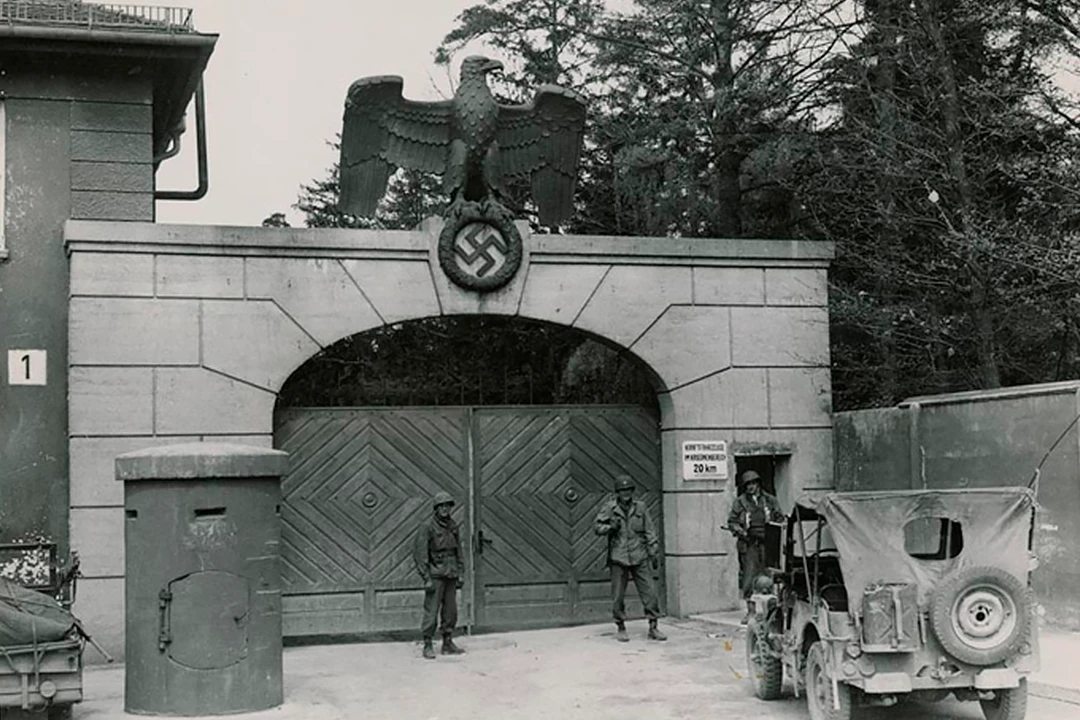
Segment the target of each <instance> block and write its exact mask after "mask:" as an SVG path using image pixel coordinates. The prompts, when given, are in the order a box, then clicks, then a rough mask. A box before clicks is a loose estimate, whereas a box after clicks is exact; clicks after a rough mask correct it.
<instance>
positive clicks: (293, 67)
mask: <svg viewBox="0 0 1080 720" xmlns="http://www.w3.org/2000/svg"><path fill="white" fill-rule="evenodd" d="M477 1H478V0H305V1H304V2H300V1H299V0H175V2H167V1H162V0H152V1H151V2H147V1H146V0H141V2H143V4H151V5H180V6H183V7H190V8H192V9H193V10H194V11H195V16H194V18H195V27H196V28H197V29H198V30H199V31H200V32H205V33H217V34H219V35H220V38H219V39H218V42H217V47H216V49H215V50H214V54H213V55H212V56H211V57H210V63H209V65H208V67H207V72H206V75H205V78H204V80H205V87H206V112H207V123H206V124H207V142H208V146H209V149H208V154H209V169H210V192H209V193H208V194H207V196H206V197H205V198H203V199H202V200H199V201H198V202H160V201H159V202H158V203H157V221H158V222H162V223H200V224H214V225H258V224H259V223H260V222H261V221H262V219H263V218H265V217H266V216H268V215H270V214H271V213H274V212H285V213H286V214H287V215H288V216H289V219H290V221H291V222H292V223H293V224H294V225H300V224H302V222H301V216H300V215H299V214H298V213H296V211H295V210H293V209H292V207H291V206H292V204H293V203H294V202H296V198H297V194H298V191H299V186H300V184H301V183H305V182H308V181H310V180H313V179H315V178H321V177H323V175H324V174H325V172H326V170H327V168H329V167H330V165H331V164H332V163H333V162H334V159H335V158H334V153H333V152H332V151H331V150H330V149H329V148H328V147H327V146H326V142H327V140H330V139H332V138H333V137H334V134H335V133H337V132H339V131H340V130H341V115H342V111H343V108H344V101H345V92H346V90H348V87H349V85H350V84H351V83H352V82H353V80H356V79H357V78H360V77H363V76H366V75H401V76H403V77H404V78H405V89H404V94H405V96H406V97H410V98H414V99H420V100H424V99H429V100H430V99H437V98H438V97H439V95H438V91H437V89H436V88H441V89H442V91H443V92H447V91H448V90H449V88H450V84H449V82H448V78H447V75H446V72H445V71H444V70H443V69H442V68H439V67H437V66H436V65H435V63H434V61H433V59H432V52H433V51H434V49H435V48H436V47H437V46H438V44H439V41H440V40H441V39H442V37H443V36H444V35H445V34H446V33H447V32H448V31H449V30H450V29H451V28H452V27H453V21H454V18H455V17H456V16H457V15H458V14H459V13H460V12H461V10H463V9H464V8H466V7H468V6H469V5H472V4H475V3H476V2H477ZM455 72H456V67H455ZM197 184H198V177H197V174H196V164H195V133H194V113H193V112H189V117H188V132H187V133H186V134H185V136H184V144H183V152H182V153H181V154H180V155H178V156H177V157H175V158H173V159H171V160H167V161H166V162H164V163H163V164H162V166H161V169H160V170H159V171H158V188H159V189H162V190H165V189H175V190H191V189H194V188H195V186H196V185H197Z"/></svg>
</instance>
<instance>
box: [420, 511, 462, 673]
mask: <svg viewBox="0 0 1080 720" xmlns="http://www.w3.org/2000/svg"><path fill="white" fill-rule="evenodd" d="M453 502H454V501H453V499H451V497H450V496H449V495H448V494H447V493H439V494H437V495H436V496H435V498H434V501H433V505H434V506H435V509H436V512H435V514H434V515H433V516H432V517H431V518H430V519H429V520H428V521H427V522H425V523H424V524H423V525H421V526H420V528H419V529H418V530H417V532H416V537H415V541H414V545H413V562H414V563H415V565H416V571H417V572H418V573H419V574H420V577H421V579H422V580H423V581H424V620H423V623H422V624H421V626H420V633H421V635H422V636H423V638H424V657H429V658H433V657H435V652H434V648H433V647H432V644H431V643H432V638H434V637H435V628H436V625H437V623H438V621H439V616H440V610H441V616H442V628H441V633H442V637H443V646H442V652H443V654H444V655H451V654H453V655H456V654H459V653H461V652H464V650H461V648H459V647H457V645H455V644H454V641H453V634H454V628H455V627H456V626H457V614H458V612H457V589H458V587H460V585H461V580H462V578H463V577H464V574H465V568H464V565H463V563H462V556H461V535H460V532H459V530H458V526H457V523H455V522H454V521H453V520H452V519H451V518H450V517H449V514H447V517H445V518H442V517H440V516H439V513H438V507H439V506H440V505H444V504H450V505H453Z"/></svg>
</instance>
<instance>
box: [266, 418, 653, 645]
mask: <svg viewBox="0 0 1080 720" xmlns="http://www.w3.org/2000/svg"><path fill="white" fill-rule="evenodd" d="M658 444H659V433H658V428H657V423H656V420H655V419H654V418H652V417H650V416H649V415H647V414H646V413H645V412H644V411H642V410H641V409H640V408H636V407H625V406H618V407H614V406H602V407H587V406H573V407H525V408H523V407H512V408H511V407H506V408H497V407H484V408H398V409H379V408H299V409H291V410H286V411H284V412H281V413H279V415H278V417H277V426H276V429H275V446H276V447H278V448H279V449H282V450H286V451H287V452H289V454H290V470H289V474H288V475H287V476H286V478H285V480H284V482H283V485H282V489H283V493H284V505H283V508H282V520H283V526H282V559H283V568H282V569H283V575H284V587H285V598H284V612H285V614H284V632H285V635H286V636H292V637H298V636H312V635H334V634H354V633H373V632H386V631H397V630H408V631H415V630H416V628H417V626H418V625H419V620H420V613H421V608H422V603H423V593H422V590H421V587H420V583H419V579H418V577H417V575H416V573H415V571H414V569H413V565H412V558H411V550H412V539H413V533H414V532H415V530H416V528H417V527H418V525H419V524H420V523H421V522H423V521H424V520H426V519H427V518H428V517H429V516H430V514H431V505H430V499H431V497H432V496H434V495H435V493H436V492H438V491H440V490H445V491H446V492H449V493H450V494H451V496H453V497H454V498H455V500H456V501H457V504H456V505H455V508H454V518H455V520H456V521H457V522H458V523H459V524H460V526H461V531H462V542H463V544H465V545H466V548H465V557H466V575H467V577H466V583H465V587H464V588H463V590H462V591H461V595H460V620H459V624H460V625H466V624H473V625H476V626H479V627H484V628H522V627H539V626H544V625H557V624H565V623H575V622H592V621H597V620H604V619H607V618H609V617H610V580H609V575H608V570H607V568H606V567H605V564H604V563H605V551H606V545H605V544H604V543H605V541H604V539H603V538H600V537H597V536H596V535H595V534H593V531H592V521H593V518H594V516H595V515H596V512H597V510H598V509H599V504H600V502H601V501H602V500H603V499H604V498H605V497H607V495H608V494H609V493H610V489H611V487H612V483H613V482H614V477H615V476H616V475H618V474H620V473H626V474H629V475H630V476H631V477H633V478H634V481H635V483H636V484H637V486H638V488H639V490H640V492H639V495H640V496H642V497H644V498H645V499H646V502H647V503H648V506H649V511H650V513H652V517H653V519H654V521H655V522H656V525H657V527H658V529H659V528H662V527H663V522H662V518H661V515H660V512H661V494H660V466H659V449H658V447H659V446H658ZM659 575H660V577H661V578H662V577H663V569H661V571H660V573H659ZM659 590H660V597H661V598H663V597H664V593H663V588H662V587H660V588H659ZM627 594H628V611H629V612H630V613H631V616H634V615H640V613H641V608H640V603H638V601H637V597H636V593H634V592H633V591H630V592H628V593H627Z"/></svg>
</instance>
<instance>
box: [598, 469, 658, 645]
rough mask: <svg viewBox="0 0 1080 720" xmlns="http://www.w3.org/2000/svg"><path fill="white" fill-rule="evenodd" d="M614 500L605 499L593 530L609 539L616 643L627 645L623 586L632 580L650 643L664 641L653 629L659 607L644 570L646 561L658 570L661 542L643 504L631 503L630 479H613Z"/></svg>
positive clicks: (628, 639)
mask: <svg viewBox="0 0 1080 720" xmlns="http://www.w3.org/2000/svg"><path fill="white" fill-rule="evenodd" d="M615 495H616V497H614V498H610V499H608V500H607V501H606V502H605V503H604V505H603V507H601V508H600V512H599V513H597V515H596V522H595V524H594V530H595V531H596V534H597V535H606V536H607V539H608V549H607V564H608V566H609V567H610V568H611V595H612V608H611V613H612V615H613V616H614V617H615V627H616V628H617V629H618V632H616V634H615V639H616V640H618V641H619V642H629V641H630V636H628V635H627V634H626V608H625V604H624V599H625V597H626V583H627V581H628V580H629V579H630V578H633V579H634V585H635V586H636V587H637V592H638V597H639V598H641V604H642V605H643V606H644V607H645V616H646V617H647V618H649V639H650V640H667V636H666V635H664V634H663V633H662V632H660V630H659V629H658V628H657V627H656V621H657V618H659V617H660V606H659V604H658V603H657V600H656V590H655V588H654V587H653V582H652V573H651V572H649V571H648V570H647V569H646V568H645V560H646V558H648V560H649V563H650V565H651V566H652V569H653V570H657V569H659V567H660V560H659V558H658V553H659V552H660V538H659V537H657V535H656V530H655V529H654V528H653V524H652V520H651V519H650V518H649V513H648V511H647V510H646V508H645V502H644V501H643V500H635V499H634V483H633V482H631V480H630V478H629V476H626V475H620V476H619V477H617V478H616V479H615Z"/></svg>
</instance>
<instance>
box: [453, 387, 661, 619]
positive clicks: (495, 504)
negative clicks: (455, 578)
mask: <svg viewBox="0 0 1080 720" xmlns="http://www.w3.org/2000/svg"><path fill="white" fill-rule="evenodd" d="M473 437H474V445H475V448H476V450H475V455H476V469H475V476H476V482H477V490H476V496H477V499H478V505H477V515H476V518H477V523H478V526H479V528H478V530H479V533H482V538H483V539H482V540H481V542H480V543H478V545H477V553H478V556H477V563H476V564H477V576H476V583H477V599H476V603H477V604H476V612H477V618H476V620H477V624H478V625H480V626H482V627H485V628H500V627H518V628H520V627H535V626H542V625H552V624H562V623H567V622H588V621H593V620H600V619H604V618H609V617H610V613H611V604H610V581H609V576H608V571H607V569H606V567H605V565H604V560H605V554H606V543H605V540H604V539H603V538H600V537H597V536H596V535H595V534H594V533H593V529H592V527H593V519H594V517H595V515H596V512H597V511H598V509H599V505H600V503H601V502H602V501H603V500H604V499H605V498H606V497H607V496H608V495H609V493H610V491H611V487H612V484H613V482H614V478H615V476H616V475H618V474H620V473H626V474H629V475H630V476H631V477H633V478H634V480H635V482H636V483H637V485H638V487H639V488H640V489H641V490H642V491H643V496H644V497H645V498H646V499H647V502H648V503H649V509H650V512H651V513H652V517H653V519H654V520H655V521H656V522H657V528H658V531H659V529H660V527H662V524H661V516H660V506H661V502H660V473H659V464H658V463H659V457H658V434H657V428H656V422H655V420H653V419H652V418H650V417H649V416H648V415H646V414H645V413H644V412H641V411H640V410H638V409H636V408H621V407H620V408H582V407H568V408H520V407H519V408H498V409H495V408H478V409H477V410H476V411H475V416H474V421H473ZM478 536H479V535H478ZM660 590H661V592H662V588H660ZM661 597H663V595H661ZM635 603H636V597H635V599H634V600H633V601H631V603H630V604H629V607H628V609H629V610H630V611H631V613H636V614H639V613H640V604H639V603H638V604H635Z"/></svg>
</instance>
